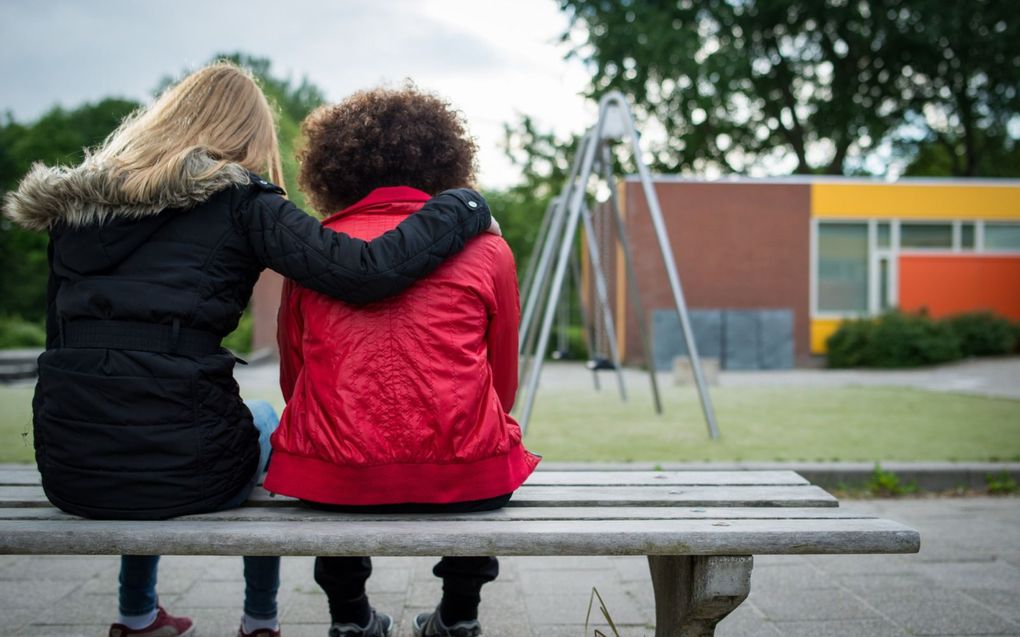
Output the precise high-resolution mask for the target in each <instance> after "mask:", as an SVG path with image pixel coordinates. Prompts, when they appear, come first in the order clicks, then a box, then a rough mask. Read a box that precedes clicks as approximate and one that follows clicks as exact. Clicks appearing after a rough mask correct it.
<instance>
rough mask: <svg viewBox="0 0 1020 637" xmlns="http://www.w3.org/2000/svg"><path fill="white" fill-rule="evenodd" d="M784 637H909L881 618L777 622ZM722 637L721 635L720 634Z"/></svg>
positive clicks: (776, 625)
mask: <svg viewBox="0 0 1020 637" xmlns="http://www.w3.org/2000/svg"><path fill="white" fill-rule="evenodd" d="M773 628H775V629H776V631H778V633H779V634H780V635H784V636H785V637H861V636H862V635H867V637H909V634H908V633H907V632H905V631H904V630H903V629H901V628H899V627H898V626H896V625H894V624H891V623H889V622H887V621H885V620H882V619H865V620H859V619H852V620H830V621H811V622H779V623H777V624H775V625H774V626H773ZM720 637H722V636H720Z"/></svg>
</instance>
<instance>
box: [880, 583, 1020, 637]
mask: <svg viewBox="0 0 1020 637" xmlns="http://www.w3.org/2000/svg"><path fill="white" fill-rule="evenodd" d="M861 595H862V597H864V598H865V599H866V600H867V601H868V603H869V604H871V605H872V606H874V607H875V608H877V609H878V610H879V611H880V612H882V613H883V614H884V615H885V616H887V617H891V618H893V619H895V621H896V622H897V623H898V624H900V625H901V626H903V627H904V628H906V629H907V631H909V632H911V633H913V634H917V635H982V634H995V633H1002V634H1009V633H1020V626H1018V625H1017V624H1014V623H1012V622H1009V621H1007V620H1005V619H1003V618H1001V617H999V616H997V615H996V614H995V613H993V612H990V611H989V609H988V608H987V607H985V606H982V605H981V604H978V603H977V602H975V601H974V600H972V599H971V598H969V597H967V596H966V595H963V594H962V593H959V592H957V591H950V590H946V589H943V588H938V587H932V586H910V587H902V586H884V587H881V588H877V587H876V588H874V589H872V590H869V591H865V592H862V593H861Z"/></svg>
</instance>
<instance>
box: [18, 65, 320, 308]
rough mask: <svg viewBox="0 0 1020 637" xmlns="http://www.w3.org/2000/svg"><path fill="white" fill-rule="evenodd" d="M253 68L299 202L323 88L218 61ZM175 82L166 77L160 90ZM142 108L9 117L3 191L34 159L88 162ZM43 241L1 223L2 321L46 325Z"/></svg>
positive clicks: (127, 104) (87, 107) (106, 104)
mask: <svg viewBox="0 0 1020 637" xmlns="http://www.w3.org/2000/svg"><path fill="white" fill-rule="evenodd" d="M214 59H228V60H231V61H233V62H234V63H236V64H238V65H240V66H245V67H248V68H249V69H251V70H252V72H253V74H254V75H255V76H256V77H257V78H258V80H259V82H260V84H261V86H262V88H263V90H264V91H265V93H266V95H267V97H269V99H270V101H271V102H273V103H274V104H275V106H276V108H277V114H278V122H277V123H278V127H279V135H280V150H281V154H282V156H283V169H284V177H285V184H283V185H284V186H285V188H286V189H287V192H288V194H289V196H290V197H291V199H293V200H294V201H295V202H296V203H297V205H299V206H303V205H304V200H303V198H302V197H301V193H300V191H299V190H298V188H297V160H296V159H295V156H294V147H295V145H296V142H297V139H298V136H299V132H300V130H299V129H300V122H301V120H302V119H304V117H305V116H306V115H307V114H308V113H309V112H310V111H311V110H312V109H313V108H315V107H316V106H318V105H319V104H321V103H322V102H323V94H322V91H321V90H320V89H319V88H318V87H316V86H314V85H313V84H311V83H309V82H308V81H307V80H306V79H302V80H301V81H300V82H297V83H295V82H293V81H291V80H290V79H287V78H280V77H277V76H274V75H273V74H272V72H271V64H270V62H269V60H267V59H265V58H258V57H252V56H249V55H245V54H243V53H234V54H229V55H221V56H216V57H215V58H214ZM171 83H172V80H171V79H170V78H163V80H162V81H161V82H160V83H159V85H158V89H157V91H156V92H157V93H158V92H159V91H160V90H162V89H165V88H166V87H167V86H169V85H170V84H171ZM139 106H140V104H139V103H138V102H134V101H131V100H124V99H116V98H107V99H104V100H102V101H99V102H96V103H94V104H91V103H90V104H83V105H82V106H80V107H78V108H75V109H72V110H65V109H62V108H59V107H56V108H53V109H51V110H50V111H48V112H46V113H45V114H44V115H42V116H41V117H40V118H39V119H37V120H36V121H34V122H31V123H19V122H16V121H14V118H13V117H12V116H11V115H10V114H8V115H7V116H6V119H5V120H3V122H2V123H0V194H2V193H3V192H6V191H8V190H11V189H13V188H16V187H17V184H18V182H19V181H20V180H21V178H22V177H23V176H24V175H25V173H26V172H28V169H29V168H30V167H31V165H32V164H33V163H34V162H37V161H41V162H43V163H45V164H49V165H56V164H63V165H74V164H77V163H79V162H81V161H82V159H83V158H84V149H85V148H87V147H93V146H96V145H98V144H99V143H101V142H102V141H103V139H105V138H106V136H107V135H109V134H110V133H111V132H112V131H113V130H114V129H115V128H116V127H117V125H118V124H119V123H120V122H121V120H122V119H123V118H124V117H126V116H127V115H128V114H129V113H131V112H132V111H134V110H135V109H136V108H138V107H139ZM46 276H47V267H46V236H45V235H43V234H40V233H34V232H28V231H25V230H22V229H20V228H18V227H16V226H14V225H13V224H12V223H11V222H10V221H8V220H6V219H2V218H0V299H3V301H2V305H0V318H2V317H3V316H4V315H18V316H21V317H23V318H26V319H30V320H41V319H42V317H43V313H44V310H45V304H46V299H45V294H46Z"/></svg>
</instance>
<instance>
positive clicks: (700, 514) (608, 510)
mask: <svg viewBox="0 0 1020 637" xmlns="http://www.w3.org/2000/svg"><path fill="white" fill-rule="evenodd" d="M78 519H80V518H78V517H76V516H73V515H68V514H67V513H63V512H61V511H59V510H58V509H55V508H52V507H48V508H43V507H38V508H30V507H23V508H13V509H0V520H39V521H43V520H78ZM734 519H752V520H818V519H833V520H857V519H875V516H874V515H869V514H863V513H855V512H854V511H851V510H847V509H841V508H828V507H813V508H807V509H795V508H786V507H784V508H779V507H776V508H769V507H713V508H683V507H508V508H505V509H500V510H497V511H483V512H479V513H440V514H429V515H418V514H382V513H379V514H365V513H361V514H345V513H331V512H328V511H317V510H314V509H309V508H307V507H304V506H301V505H299V504H297V503H296V502H295V503H294V506H274V507H259V506H246V507H244V508H240V509H231V510H229V511H219V512H216V513H203V514H201V515H185V516H181V517H179V518H174V520H173V522H172V523H177V522H191V521H213V520H218V521H230V520H233V521H238V522H243V521H265V522H321V521H324V520H330V521H335V522H343V523H348V524H359V523H361V522H366V521H380V522H382V521H411V520H425V521H430V522H431V521H439V520H442V521H454V520H566V521H577V520H585V521H600V520H734ZM169 523H171V522H162V523H161V524H169Z"/></svg>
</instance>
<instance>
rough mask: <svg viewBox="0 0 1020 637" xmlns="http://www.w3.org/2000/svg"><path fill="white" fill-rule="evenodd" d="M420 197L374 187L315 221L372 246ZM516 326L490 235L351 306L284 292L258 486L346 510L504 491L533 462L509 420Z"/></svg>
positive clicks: (512, 278)
mask: <svg viewBox="0 0 1020 637" xmlns="http://www.w3.org/2000/svg"><path fill="white" fill-rule="evenodd" d="M428 198H429V196H428V195H427V194H425V193H424V192H421V191H419V190H415V189H413V188H406V187H390V188H379V189H376V190H374V191H372V193H371V194H369V195H368V196H367V197H366V198H364V199H362V200H361V201H359V202H358V203H356V204H354V205H353V206H351V207H349V208H347V209H345V210H343V211H341V212H338V213H336V214H334V215H333V216H331V217H329V218H328V219H326V220H325V221H323V224H324V225H326V226H327V227H329V228H332V229H334V230H338V231H341V232H346V233H348V234H350V235H352V236H354V237H359V238H363V239H369V238H372V237H375V236H378V235H380V234H382V233H383V232H385V231H387V230H389V229H391V228H394V227H395V226H396V225H397V224H398V223H400V221H401V220H403V219H404V218H405V217H406V216H408V215H410V214H412V213H414V212H415V211H417V210H418V209H419V208H421V207H422V205H423V204H424V203H425V201H426V200H427V199H428ZM519 318H520V302H519V298H518V292H517V278H516V272H515V269H514V259H513V254H512V253H511V252H510V247H509V246H508V245H507V244H506V242H505V241H503V239H501V238H499V237H496V236H493V235H484V236H482V237H479V238H477V239H474V240H472V242H471V243H470V244H469V245H468V246H467V247H466V248H465V249H464V251H463V252H461V253H460V254H458V255H456V256H454V257H452V258H450V259H449V260H447V261H446V262H445V263H443V264H442V265H441V266H439V268H438V269H436V271H435V272H434V273H433V274H432V275H431V276H429V277H428V278H426V279H423V280H421V281H419V282H418V283H417V284H415V285H414V286H412V287H411V288H410V289H408V290H407V291H405V292H404V293H402V294H400V295H398V296H395V297H393V298H391V299H389V300H386V301H382V302H378V303H373V304H371V305H367V306H362V307H360V308H355V307H353V306H350V305H346V304H344V303H341V302H339V301H334V300H333V299H330V298H328V297H325V296H322V295H320V294H317V293H315V292H312V291H310V290H308V289H306V288H302V287H300V286H298V285H295V284H293V283H291V282H290V281H288V282H287V284H286V286H285V287H284V290H283V302H282V304H281V306H280V317H279V327H278V339H279V344H280V360H281V365H280V384H281V386H282V389H283V395H284V398H285V399H286V400H287V408H286V409H285V410H284V412H283V416H282V418H281V420H280V426H279V428H278V429H277V430H276V433H275V434H273V437H272V443H273V459H272V462H271V463H270V469H269V475H268V476H267V477H266V482H265V487H266V489H268V490H269V491H272V492H274V493H280V494H283V495H288V496H293V497H297V498H302V499H305V500H311V501H314V502H323V503H328V504H346V505H368V504H399V503H409V502H414V503H448V502H462V501H468V500H481V499H486V498H491V497H495V496H498V495H503V494H506V493H510V492H512V491H513V490H514V489H516V488H517V487H519V486H520V485H521V483H522V482H524V480H525V478H527V477H528V475H530V474H531V472H532V471H533V470H534V468H535V465H537V464H538V461H539V458H538V456H535V455H534V454H531V453H529V452H528V451H527V450H526V449H525V448H524V446H523V445H522V444H521V430H520V427H519V426H518V425H517V423H516V422H515V421H514V419H513V418H511V417H510V415H509V414H508V412H509V411H510V408H511V407H512V406H513V401H514V394H515V392H516V390H517V324H518V321H519Z"/></svg>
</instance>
